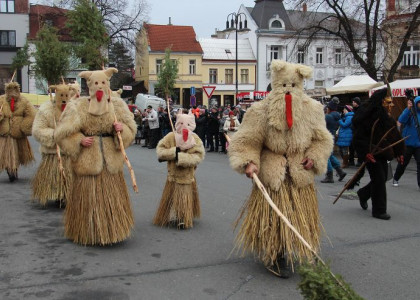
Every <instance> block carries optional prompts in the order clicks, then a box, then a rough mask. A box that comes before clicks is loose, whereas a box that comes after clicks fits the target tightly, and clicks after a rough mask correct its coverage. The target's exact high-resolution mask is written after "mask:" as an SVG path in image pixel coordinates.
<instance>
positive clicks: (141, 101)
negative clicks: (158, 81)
mask: <svg viewBox="0 0 420 300" xmlns="http://www.w3.org/2000/svg"><path fill="white" fill-rule="evenodd" d="M135 105H136V106H137V108H138V109H139V110H140V111H141V112H143V111H144V110H145V109H146V108H147V106H149V105H151V106H152V107H153V108H154V109H155V110H157V109H158V107H159V106H162V107H166V102H165V100H164V99H162V98H159V97H157V96H154V95H148V94H137V97H136V102H135Z"/></svg>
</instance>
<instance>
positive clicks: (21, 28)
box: [0, 0, 29, 94]
mask: <svg viewBox="0 0 420 300" xmlns="http://www.w3.org/2000/svg"><path fill="white" fill-rule="evenodd" d="M28 11H29V5H28V1H27V0H8V1H0V94H3V93H4V84H5V83H7V82H9V81H10V79H11V77H12V75H13V72H14V70H12V68H11V64H12V61H13V58H14V57H15V56H16V53H17V51H18V50H19V49H20V48H22V47H23V46H24V45H25V42H26V36H27V34H28V33H29V15H28ZM14 80H15V81H17V82H19V84H20V86H21V91H22V92H26V93H27V92H28V80H29V79H28V67H24V68H23V69H22V70H18V72H17V74H16V76H15V79H14Z"/></svg>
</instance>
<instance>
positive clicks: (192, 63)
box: [190, 59, 195, 75]
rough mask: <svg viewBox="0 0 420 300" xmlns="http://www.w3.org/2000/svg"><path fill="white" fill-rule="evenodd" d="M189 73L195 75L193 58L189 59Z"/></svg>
mask: <svg viewBox="0 0 420 300" xmlns="http://www.w3.org/2000/svg"><path fill="white" fill-rule="evenodd" d="M190 75H195V59H190Z"/></svg>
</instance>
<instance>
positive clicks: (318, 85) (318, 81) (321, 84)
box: [315, 80, 324, 88]
mask: <svg viewBox="0 0 420 300" xmlns="http://www.w3.org/2000/svg"><path fill="white" fill-rule="evenodd" d="M315 87H316V88H320V87H324V80H315Z"/></svg>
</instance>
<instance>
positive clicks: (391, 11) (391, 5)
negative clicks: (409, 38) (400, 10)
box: [386, 0, 397, 17]
mask: <svg viewBox="0 0 420 300" xmlns="http://www.w3.org/2000/svg"><path fill="white" fill-rule="evenodd" d="M387 2H388V4H387V7H386V16H387V17H390V16H393V15H395V14H396V13H397V12H396V10H395V0H388V1H387Z"/></svg>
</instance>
